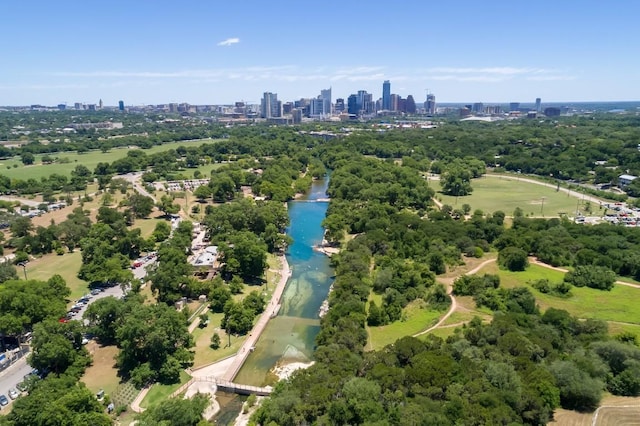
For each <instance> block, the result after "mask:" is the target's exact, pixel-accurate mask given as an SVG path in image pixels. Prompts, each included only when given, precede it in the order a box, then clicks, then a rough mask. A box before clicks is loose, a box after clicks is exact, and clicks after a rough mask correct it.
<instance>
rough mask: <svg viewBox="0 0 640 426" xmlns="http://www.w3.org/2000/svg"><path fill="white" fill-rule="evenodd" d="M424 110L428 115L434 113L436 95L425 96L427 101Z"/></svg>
mask: <svg viewBox="0 0 640 426" xmlns="http://www.w3.org/2000/svg"><path fill="white" fill-rule="evenodd" d="M424 109H425V111H426V112H427V114H428V115H434V114H435V113H436V95H434V94H433V93H429V94H427V101H426V102H425V103H424Z"/></svg>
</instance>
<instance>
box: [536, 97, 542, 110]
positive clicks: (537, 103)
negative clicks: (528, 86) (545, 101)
mask: <svg viewBox="0 0 640 426" xmlns="http://www.w3.org/2000/svg"><path fill="white" fill-rule="evenodd" d="M536 112H542V99H540V98H536Z"/></svg>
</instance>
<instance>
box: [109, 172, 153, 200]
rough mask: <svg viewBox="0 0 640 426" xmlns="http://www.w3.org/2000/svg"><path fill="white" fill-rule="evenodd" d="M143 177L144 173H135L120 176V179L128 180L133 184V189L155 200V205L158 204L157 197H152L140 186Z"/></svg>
mask: <svg viewBox="0 0 640 426" xmlns="http://www.w3.org/2000/svg"><path fill="white" fill-rule="evenodd" d="M141 176H142V172H134V173H128V174H126V175H119V176H118V177H121V178H123V179H126V180H128V181H129V182H131V185H132V186H133V189H134V190H136V191H138V192H139V193H140V194H142V195H144V196H146V197H149V198H151V199H152V200H153V202H154V203H156V202H157V200H156V197H154V196H153V195H151V194H150V193H149V192H148V191H147V190H146V189H144V187H143V186H142V185H141V184H140V177H141Z"/></svg>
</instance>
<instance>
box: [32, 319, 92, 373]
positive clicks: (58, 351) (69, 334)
mask: <svg viewBox="0 0 640 426" xmlns="http://www.w3.org/2000/svg"><path fill="white" fill-rule="evenodd" d="M82 331H83V330H82V325H81V324H80V323H79V322H78V321H69V322H66V323H61V322H59V321H56V320H49V321H44V322H41V323H38V324H36V325H35V326H34V327H33V339H32V340H31V348H32V352H31V355H29V359H28V361H29V364H31V366H32V367H34V368H37V369H38V370H40V371H50V372H52V373H55V374H62V373H64V372H65V371H66V370H67V369H68V368H69V367H71V366H72V365H73V364H75V363H79V365H80V366H81V370H80V371H83V370H84V367H85V366H86V365H88V364H89V354H88V353H87V351H86V349H85V348H84V346H83V345H82Z"/></svg>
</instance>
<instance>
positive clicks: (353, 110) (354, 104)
mask: <svg viewBox="0 0 640 426" xmlns="http://www.w3.org/2000/svg"><path fill="white" fill-rule="evenodd" d="M347 112H348V113H349V114H355V115H357V114H358V113H359V112H360V108H359V107H358V95H349V97H348V98H347Z"/></svg>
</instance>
